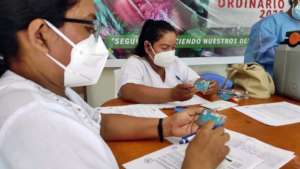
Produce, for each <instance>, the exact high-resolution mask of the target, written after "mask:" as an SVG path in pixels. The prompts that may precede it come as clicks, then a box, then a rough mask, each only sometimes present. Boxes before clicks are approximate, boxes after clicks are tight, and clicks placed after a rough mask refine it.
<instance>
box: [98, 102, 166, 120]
mask: <svg viewBox="0 0 300 169" xmlns="http://www.w3.org/2000/svg"><path fill="white" fill-rule="evenodd" d="M97 110H98V111H99V112H101V113H102V114H122V115H128V116H135V117H145V118H164V117H167V115H166V114H165V113H163V112H162V111H161V110H160V109H159V108H157V107H153V106H143V105H138V104H137V105H128V106H115V107H98V108H97Z"/></svg>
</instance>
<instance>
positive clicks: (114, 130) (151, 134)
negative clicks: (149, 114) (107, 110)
mask: <svg viewBox="0 0 300 169" xmlns="http://www.w3.org/2000/svg"><path fill="white" fill-rule="evenodd" d="M167 121H168V119H167V118H165V119H164V121H163V133H164V136H169V135H170V127H169V125H168V122H167ZM157 125H158V119H156V118H138V117H131V116H125V115H112V114H109V115H108V114H103V115H102V121H101V136H102V137H103V138H104V139H105V140H110V141H111V140H137V139H150V138H158V137H159V136H158V132H157Z"/></svg>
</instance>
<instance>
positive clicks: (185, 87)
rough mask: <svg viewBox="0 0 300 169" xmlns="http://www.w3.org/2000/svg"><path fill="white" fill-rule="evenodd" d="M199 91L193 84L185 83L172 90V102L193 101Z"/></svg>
mask: <svg viewBox="0 0 300 169" xmlns="http://www.w3.org/2000/svg"><path fill="white" fill-rule="evenodd" d="M196 93H197V90H196V89H195V87H194V86H193V85H192V84H189V83H183V84H178V85H177V86H175V87H174V88H172V89H171V100H172V101H185V100H189V99H191V98H192V97H193V96H194V94H196Z"/></svg>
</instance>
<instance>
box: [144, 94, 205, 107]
mask: <svg viewBox="0 0 300 169" xmlns="http://www.w3.org/2000/svg"><path fill="white" fill-rule="evenodd" d="M206 103H210V102H209V101H208V100H205V99H204V98H202V97H199V96H197V95H194V96H193V97H192V98H191V99H190V100H187V101H182V102H180V101H177V102H169V103H165V104H139V105H145V106H151V107H156V108H160V109H169V108H175V107H176V106H192V105H202V104H206Z"/></svg>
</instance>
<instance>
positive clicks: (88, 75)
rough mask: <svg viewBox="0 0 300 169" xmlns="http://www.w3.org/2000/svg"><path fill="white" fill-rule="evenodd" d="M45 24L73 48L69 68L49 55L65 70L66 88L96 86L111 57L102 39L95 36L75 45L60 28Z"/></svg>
mask: <svg viewBox="0 0 300 169" xmlns="http://www.w3.org/2000/svg"><path fill="white" fill-rule="evenodd" d="M45 22H46V23H47V24H48V26H49V27H50V28H51V29H52V30H53V31H54V32H56V33H57V34H58V35H59V36H60V37H62V38H63V39H64V40H65V41H66V42H67V43H69V44H70V45H71V46H72V47H73V48H72V51H71V59H70V63H69V64H68V65H67V66H65V65H63V64H62V63H60V62H59V61H57V60H56V59H55V58H53V57H52V56H51V55H49V54H47V56H48V57H49V58H50V59H51V60H52V61H54V62H55V63H56V64H57V65H58V66H60V67H61V68H62V69H64V86H65V87H79V86H88V85H93V84H96V83H97V81H98V80H99V77H100V75H101V73H102V71H103V69H104V67H105V63H106V61H107V58H108V55H109V52H108V50H107V48H106V46H105V44H104V42H103V40H102V38H101V37H100V36H99V38H98V39H96V38H95V37H94V35H90V36H89V37H88V38H87V39H85V40H82V41H80V42H79V43H78V44H74V43H73V42H72V41H71V40H70V39H69V38H68V37H66V36H65V35H64V34H63V33H62V32H61V31H60V30H59V29H58V28H56V27H55V26H54V25H52V24H51V23H50V22H48V21H45Z"/></svg>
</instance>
